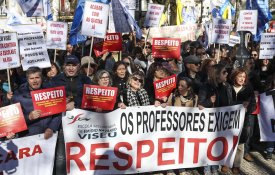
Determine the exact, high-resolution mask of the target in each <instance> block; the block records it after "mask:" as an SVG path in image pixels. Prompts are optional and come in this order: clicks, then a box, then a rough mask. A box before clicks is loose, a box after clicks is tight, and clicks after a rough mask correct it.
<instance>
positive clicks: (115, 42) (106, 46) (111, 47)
mask: <svg viewBox="0 0 275 175" xmlns="http://www.w3.org/2000/svg"><path fill="white" fill-rule="evenodd" d="M94 43H95V42H94ZM93 49H94V52H95V55H96V56H97V57H98V56H100V55H102V54H104V53H106V52H112V51H121V50H122V38H121V33H107V34H106V36H105V40H104V41H101V42H98V43H96V44H94V45H93Z"/></svg>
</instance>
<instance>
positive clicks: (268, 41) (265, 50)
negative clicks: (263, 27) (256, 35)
mask: <svg viewBox="0 0 275 175" xmlns="http://www.w3.org/2000/svg"><path fill="white" fill-rule="evenodd" d="M274 56H275V33H262V36H261V42H260V56H259V59H273V57H274Z"/></svg>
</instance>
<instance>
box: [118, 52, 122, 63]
mask: <svg viewBox="0 0 275 175" xmlns="http://www.w3.org/2000/svg"><path fill="white" fill-rule="evenodd" d="M118 60H119V61H121V60H122V51H119V58H118Z"/></svg>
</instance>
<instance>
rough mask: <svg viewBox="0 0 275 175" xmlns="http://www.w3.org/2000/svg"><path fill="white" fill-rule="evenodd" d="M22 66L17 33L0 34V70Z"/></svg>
mask: <svg viewBox="0 0 275 175" xmlns="http://www.w3.org/2000/svg"><path fill="white" fill-rule="evenodd" d="M19 66H20V59H19V49H18V42H17V35H16V33H2V34H0V70H3V69H10V68H16V67H19Z"/></svg>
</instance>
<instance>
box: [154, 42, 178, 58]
mask: <svg viewBox="0 0 275 175" xmlns="http://www.w3.org/2000/svg"><path fill="white" fill-rule="evenodd" d="M152 43H153V44H152V56H153V57H154V58H179V57H180V44H181V41H180V38H153V42H152Z"/></svg>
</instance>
